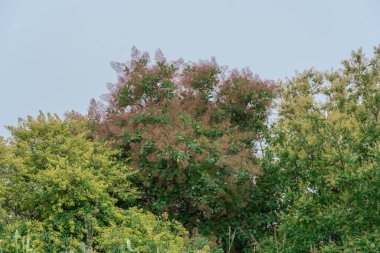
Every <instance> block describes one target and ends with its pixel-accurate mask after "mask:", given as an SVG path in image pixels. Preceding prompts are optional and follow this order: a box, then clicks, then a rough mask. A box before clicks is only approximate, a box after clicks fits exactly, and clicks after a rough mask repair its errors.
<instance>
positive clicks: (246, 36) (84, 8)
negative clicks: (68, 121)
mask: <svg viewBox="0 0 380 253" xmlns="http://www.w3.org/2000/svg"><path fill="white" fill-rule="evenodd" d="M379 13H380V1H379V0H373V1H369V0H368V1H366V0H357V1H354V0H318V1H317V0H315V1H312V0H310V1H307V0H297V1H296V0H261V1H258V0H257V1H255V0H191V1H190V0H188V1H181V0H171V1H169V0H150V1H148V0H138V1H137V0H134V1H132V0H107V1H106V0H60V1H58V0H0V96H1V98H0V135H2V136H8V133H7V131H6V130H5V128H3V126H4V125H9V124H11V125H14V124H16V123H17V118H18V117H25V116H26V115H29V114H31V115H36V114H37V113H38V110H42V111H44V112H53V113H58V114H60V115H62V113H64V112H65V111H68V110H72V109H74V110H77V111H79V112H82V113H85V112H86V110H87V106H88V102H89V100H90V99H91V98H92V97H95V98H98V97H99V96H100V95H101V94H103V93H105V92H106V91H107V89H106V83H108V82H113V81H115V78H116V75H115V73H114V72H113V70H112V69H111V67H110V65H109V63H110V62H111V61H126V60H128V58H129V52H130V49H131V47H132V46H133V45H135V46H136V47H137V48H139V49H140V50H144V51H148V52H150V53H154V51H155V49H157V48H161V50H162V51H163V52H164V54H165V55H166V56H167V57H168V58H169V59H177V58H179V57H183V58H184V59H185V60H190V61H196V60H198V59H200V58H209V57H211V56H215V57H216V59H217V61H218V62H219V63H220V64H222V65H228V66H229V67H230V68H232V67H238V68H242V67H247V66H248V67H250V68H251V69H252V70H253V72H255V73H257V74H259V75H260V76H261V77H262V78H265V79H279V78H285V77H286V76H288V77H291V76H292V75H293V74H294V72H295V71H296V70H298V71H302V70H304V69H307V68H310V67H316V68H317V69H330V68H332V67H334V68H336V67H338V66H339V63H340V61H341V60H343V59H345V58H347V57H349V55H350V52H351V50H353V49H357V48H359V47H362V48H363V49H364V51H365V52H366V53H368V54H371V52H372V48H373V46H375V45H377V44H379V43H380V15H379Z"/></svg>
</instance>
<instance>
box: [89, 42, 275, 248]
mask: <svg viewBox="0 0 380 253" xmlns="http://www.w3.org/2000/svg"><path fill="white" fill-rule="evenodd" d="M114 68H115V69H116V70H117V71H118V73H119V79H118V82H117V83H116V84H113V85H110V93H109V94H107V95H105V97H104V98H105V100H106V104H105V105H104V104H101V103H99V102H95V101H92V102H91V105H90V109H89V118H90V121H91V122H92V123H91V124H92V126H93V129H94V132H95V134H96V136H99V137H100V138H104V139H107V140H112V141H114V142H115V147H116V148H117V149H118V150H119V160H120V161H124V162H125V163H126V164H127V165H128V166H131V167H132V168H134V169H136V170H137V173H136V174H135V175H134V176H133V183H134V185H135V186H136V187H138V188H139V189H140V190H141V193H142V196H141V201H140V202H139V204H140V205H141V206H143V207H144V208H148V209H149V210H151V211H153V212H154V213H157V214H160V213H162V212H168V213H169V215H170V217H172V218H175V219H176V220H178V221H180V222H181V223H182V224H183V225H184V226H185V227H186V228H187V229H189V230H190V231H192V232H193V233H196V232H198V233H200V234H202V235H207V236H209V238H214V241H215V242H220V240H222V244H223V245H224V247H225V249H227V248H228V247H230V246H231V245H228V244H233V247H232V248H231V250H236V251H240V252H241V251H242V250H243V249H247V250H248V249H249V248H251V243H252V242H253V241H252V235H256V234H257V231H261V230H265V229H266V226H267V224H268V222H269V221H268V220H267V219H268V217H267V216H266V214H265V212H270V208H268V210H265V208H266V207H265V204H263V205H258V203H259V202H260V201H261V202H263V199H258V196H259V195H260V194H259V193H257V194H256V193H255V191H257V190H256V189H255V185H254V180H253V179H254V177H256V176H259V175H261V174H262V169H261V168H260V160H259V159H258V158H256V156H255V153H256V152H257V150H256V149H255V147H256V145H255V143H256V142H258V141H263V140H264V135H265V134H266V133H267V126H266V120H267V117H268V113H269V109H270V107H271V105H272V101H273V98H274V97H275V93H276V89H275V86H274V85H273V84H272V83H271V82H268V81H263V80H261V79H260V78H258V77H257V76H255V75H253V74H252V72H251V71H249V70H247V69H244V70H242V71H238V70H231V71H227V69H226V68H225V67H221V66H219V65H218V64H217V63H216V61H215V60H214V59H211V60H209V61H199V62H198V63H184V62H183V61H182V60H178V61H174V62H168V61H167V60H166V59H165V58H164V57H163V55H162V53H161V52H160V51H157V53H156V57H155V61H154V62H153V63H150V60H149V56H148V54H146V53H144V54H141V53H140V52H139V51H138V50H137V49H135V48H133V49H132V59H131V61H130V62H129V63H127V64H120V63H114ZM260 197H261V198H262V197H264V198H265V196H260ZM255 215H257V216H255ZM252 217H256V218H257V219H252ZM229 231H230V232H229ZM232 234H234V235H235V237H234V240H233V241H231V240H230V242H228V240H229V237H230V239H231V235H232ZM231 252H232V251H231Z"/></svg>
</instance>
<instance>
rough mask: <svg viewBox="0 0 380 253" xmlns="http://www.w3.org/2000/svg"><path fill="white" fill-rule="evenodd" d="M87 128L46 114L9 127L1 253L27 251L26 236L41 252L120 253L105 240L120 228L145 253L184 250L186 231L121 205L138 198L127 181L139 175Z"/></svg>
mask: <svg viewBox="0 0 380 253" xmlns="http://www.w3.org/2000/svg"><path fill="white" fill-rule="evenodd" d="M87 128H88V121H87V120H86V119H85V118H84V117H81V116H79V115H76V114H73V113H71V114H69V115H67V116H66V118H65V119H64V120H61V119H60V118H58V117H57V116H54V115H51V114H47V115H45V114H42V113H41V114H40V115H39V116H38V117H37V118H36V119H34V118H32V117H28V118H27V119H26V120H20V122H19V125H18V126H17V127H9V130H10V132H11V137H10V139H9V145H4V144H3V143H0V149H1V151H4V152H1V153H0V174H1V180H2V181H1V185H0V190H1V192H0V194H1V195H0V200H2V207H3V209H4V210H5V213H6V217H5V219H3V220H2V224H3V226H2V227H1V230H2V231H0V232H1V239H2V243H1V245H0V246H1V248H2V250H5V251H6V252H13V251H14V250H16V248H17V247H19V249H21V245H20V246H18V243H21V240H24V239H25V238H27V240H29V241H30V244H31V245H32V248H33V249H35V250H36V251H37V252H62V251H72V250H74V251H80V250H81V249H82V251H83V250H87V251H89V252H90V251H96V250H98V251H100V252H114V251H110V250H108V249H107V247H108V246H110V243H109V242H107V243H108V244H107V247H106V246H105V244H104V243H102V238H107V237H110V236H111V235H109V234H108V232H110V231H111V230H112V229H114V228H115V229H119V230H122V229H126V230H127V231H128V233H125V236H126V237H125V238H124V239H130V240H131V242H132V247H135V248H137V249H138V247H142V249H141V250H140V252H148V251H147V247H149V245H151V244H152V243H151V242H152V241H154V242H156V241H157V240H158V239H159V240H160V243H161V244H162V245H166V246H167V248H166V249H167V250H170V251H173V252H182V251H183V247H184V237H185V236H186V231H185V230H184V229H183V228H182V226H180V225H179V224H178V223H175V222H171V221H169V220H167V221H165V222H162V221H160V220H159V218H157V217H155V216H153V214H149V213H145V212H141V211H139V210H136V209H130V210H127V209H122V208H119V207H117V203H118V202H120V201H122V202H123V203H126V202H130V201H131V200H133V199H135V198H136V197H138V195H139V194H138V192H137V191H136V189H135V188H134V187H132V186H131V184H130V182H129V177H130V176H131V175H132V174H133V173H135V172H134V171H133V170H132V169H131V168H129V167H126V166H124V165H122V164H121V163H120V162H118V161H116V160H115V158H114V156H115V152H114V151H112V150H111V149H110V148H109V146H108V144H107V143H104V142H103V143H101V142H99V141H97V140H93V139H91V138H90V135H89V132H88V130H87ZM17 238H18V242H17ZM135 242H138V245H137V244H135V245H133V243H135ZM115 243H116V242H115ZM112 246H113V247H115V248H118V247H119V248H120V247H123V245H118V244H117V245H116V244H115V245H112ZM144 249H145V250H144ZM115 252H120V251H115Z"/></svg>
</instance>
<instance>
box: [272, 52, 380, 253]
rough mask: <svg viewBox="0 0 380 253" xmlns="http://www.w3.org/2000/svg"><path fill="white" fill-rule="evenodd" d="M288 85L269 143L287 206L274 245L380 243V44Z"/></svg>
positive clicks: (375, 247) (375, 246)
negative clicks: (333, 68)
mask: <svg viewBox="0 0 380 253" xmlns="http://www.w3.org/2000/svg"><path fill="white" fill-rule="evenodd" d="M342 64H343V68H342V69H340V70H337V71H331V72H317V71H315V70H309V71H306V72H304V73H302V74H300V75H297V76H296V77H295V78H293V79H291V80H289V81H288V82H287V83H285V84H284V85H283V90H282V92H281V103H280V105H279V109H278V110H279V116H278V121H277V123H276V126H275V127H274V129H273V135H274V138H273V140H272V143H271V147H272V148H273V151H274V153H275V154H276V158H277V159H276V161H275V162H274V164H273V166H277V167H278V169H279V170H280V171H281V172H280V175H281V180H280V183H281V188H282V193H283V196H282V199H281V200H282V201H283V202H284V203H285V206H286V208H285V210H284V211H283V213H282V215H281V220H280V224H279V227H278V235H277V237H278V239H277V242H274V240H272V242H271V243H272V247H273V248H272V250H273V251H274V250H275V249H274V248H276V247H277V248H279V247H280V248H281V250H282V251H283V252H308V251H310V252H317V251H323V252H379V251H380V230H379V225H380V204H379V199H380V146H379V142H380V124H379V121H380V119H379V112H380V48H375V51H374V57H373V58H372V59H367V58H366V57H365V56H364V55H363V53H362V51H361V50H359V51H356V52H353V54H352V57H351V59H349V60H345V61H343V63H342Z"/></svg>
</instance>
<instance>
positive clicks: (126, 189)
mask: <svg viewBox="0 0 380 253" xmlns="http://www.w3.org/2000/svg"><path fill="white" fill-rule="evenodd" d="M342 65H343V67H342V68H341V69H338V70H334V71H325V72H320V71H316V70H314V69H311V70H308V71H305V72H303V73H300V74H297V75H296V76H295V77H294V78H292V79H290V80H287V81H285V82H278V83H276V84H274V83H273V82H269V81H263V80H261V79H260V78H259V77H257V76H255V75H253V74H252V73H251V72H250V71H249V70H247V69H244V70H240V71H238V70H228V69H227V68H226V67H222V66H220V65H218V64H217V63H216V61H215V60H214V59H211V60H210V61H199V62H198V63H184V62H183V61H182V60H177V61H173V62H168V61H167V60H166V59H165V58H164V57H163V55H162V53H161V52H160V51H158V52H157V53H156V57H155V60H154V61H153V62H150V59H149V56H148V54H146V53H144V54H141V53H140V52H139V51H138V50H136V49H135V48H134V49H133V50H132V59H131V61H130V62H128V63H126V64H120V63H114V64H113V67H114V68H115V69H116V70H117V72H118V75H119V79H118V81H117V83H115V84H112V85H110V86H109V88H110V92H109V94H107V95H105V96H104V101H105V103H102V102H98V101H95V100H92V101H91V104H90V108H89V113H88V115H87V116H83V115H79V114H77V113H68V114H67V115H66V116H65V117H64V118H63V119H60V118H59V117H57V116H55V115H51V114H47V115H45V114H43V113H40V115H39V116H38V117H37V118H33V117H28V118H27V119H24V120H20V122H19V125H18V126H14V127H9V130H10V133H11V137H10V138H8V139H6V140H4V139H3V138H2V137H0V252H25V253H26V252H88V253H89V252H120V253H121V252H185V253H210V252H213V253H221V252H228V253H232V252H312V253H315V252H380V246H379V245H380V229H379V227H380V204H379V199H380V146H379V141H380V122H379V121H380V119H379V113H380V47H375V50H374V55H373V57H372V58H371V59H368V58H366V57H365V55H364V54H363V53H362V51H361V50H358V51H355V52H353V53H352V57H351V58H350V59H349V60H345V61H343V62H342ZM272 112H274V115H275V117H273V119H272V120H271V122H272V123H270V121H269V117H270V114H271V113H272Z"/></svg>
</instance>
